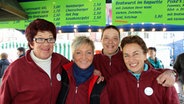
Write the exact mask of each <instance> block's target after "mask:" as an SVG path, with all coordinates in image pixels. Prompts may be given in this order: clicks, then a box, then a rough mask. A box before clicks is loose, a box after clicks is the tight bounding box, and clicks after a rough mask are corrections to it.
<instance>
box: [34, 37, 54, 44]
mask: <svg viewBox="0 0 184 104" xmlns="http://www.w3.org/2000/svg"><path fill="white" fill-rule="evenodd" d="M33 40H34V41H35V42H36V43H44V42H45V41H47V42H48V43H55V41H56V40H55V39H54V38H47V39H45V38H34V39H33Z"/></svg>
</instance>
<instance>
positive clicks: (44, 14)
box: [0, 0, 106, 29]
mask: <svg viewBox="0 0 184 104" xmlns="http://www.w3.org/2000/svg"><path fill="white" fill-rule="evenodd" d="M20 5H21V6H22V8H23V9H24V10H25V12H26V13H27V14H28V19H27V20H16V21H5V22H0V28H16V29H25V28H26V27H27V25H28V24H29V23H30V22H31V21H33V20H34V19H36V18H43V19H46V20H48V21H51V22H53V23H54V24H55V25H56V26H57V27H60V26H67V25H94V26H104V25H105V23H106V17H105V16H106V15H105V8H106V2H105V0H80V1H79V0H45V1H32V2H21V3H20Z"/></svg>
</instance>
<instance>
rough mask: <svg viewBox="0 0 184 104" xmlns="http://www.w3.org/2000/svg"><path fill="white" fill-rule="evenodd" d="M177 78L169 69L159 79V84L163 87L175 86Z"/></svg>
mask: <svg viewBox="0 0 184 104" xmlns="http://www.w3.org/2000/svg"><path fill="white" fill-rule="evenodd" d="M175 79H176V77H175V76H174V74H173V70H171V69H168V70H166V71H164V72H163V73H162V74H160V75H159V76H158V77H157V82H158V83H159V84H162V86H165V87H170V86H174V83H175Z"/></svg>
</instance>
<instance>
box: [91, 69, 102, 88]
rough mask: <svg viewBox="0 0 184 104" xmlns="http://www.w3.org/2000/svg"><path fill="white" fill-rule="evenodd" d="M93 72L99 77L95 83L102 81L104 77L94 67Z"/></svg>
mask: <svg viewBox="0 0 184 104" xmlns="http://www.w3.org/2000/svg"><path fill="white" fill-rule="evenodd" d="M93 74H94V75H97V76H99V78H98V80H97V84H99V83H100V82H101V81H104V77H103V76H102V74H101V72H100V71H99V70H97V69H95V70H94V72H93Z"/></svg>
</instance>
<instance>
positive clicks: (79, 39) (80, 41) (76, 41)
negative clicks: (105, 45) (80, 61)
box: [71, 36, 95, 55]
mask: <svg viewBox="0 0 184 104" xmlns="http://www.w3.org/2000/svg"><path fill="white" fill-rule="evenodd" d="M83 44H87V45H90V46H91V47H92V50H93V52H94V50H95V45H94V43H93V41H92V40H91V39H90V38H89V37H87V36H77V37H75V39H74V40H73V42H72V45H71V48H72V55H73V53H74V51H75V50H76V49H77V48H78V47H79V46H81V45H83Z"/></svg>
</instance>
